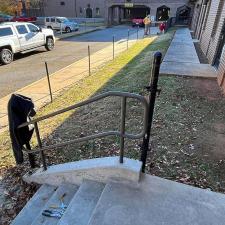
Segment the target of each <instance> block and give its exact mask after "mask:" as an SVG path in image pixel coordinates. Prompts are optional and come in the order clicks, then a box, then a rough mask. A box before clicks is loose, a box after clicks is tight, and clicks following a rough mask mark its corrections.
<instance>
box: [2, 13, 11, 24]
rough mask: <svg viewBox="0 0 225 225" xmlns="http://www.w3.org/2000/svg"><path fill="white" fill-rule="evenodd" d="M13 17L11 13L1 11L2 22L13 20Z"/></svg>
mask: <svg viewBox="0 0 225 225" xmlns="http://www.w3.org/2000/svg"><path fill="white" fill-rule="evenodd" d="M12 18H13V17H12V16H10V15H6V14H1V13H0V22H8V21H11V19H12Z"/></svg>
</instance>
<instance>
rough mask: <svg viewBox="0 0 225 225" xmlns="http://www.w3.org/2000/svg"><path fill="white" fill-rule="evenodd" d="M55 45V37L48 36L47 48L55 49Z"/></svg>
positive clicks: (49, 49)
mask: <svg viewBox="0 0 225 225" xmlns="http://www.w3.org/2000/svg"><path fill="white" fill-rule="evenodd" d="M54 47H55V44H54V40H53V38H51V37H49V38H47V40H46V45H45V48H46V49H47V50H48V51H51V50H53V48H54Z"/></svg>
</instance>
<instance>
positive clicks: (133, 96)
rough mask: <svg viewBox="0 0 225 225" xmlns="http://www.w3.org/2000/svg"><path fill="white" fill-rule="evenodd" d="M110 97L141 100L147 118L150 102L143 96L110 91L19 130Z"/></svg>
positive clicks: (30, 122) (23, 125)
mask: <svg viewBox="0 0 225 225" xmlns="http://www.w3.org/2000/svg"><path fill="white" fill-rule="evenodd" d="M110 96H111V97H112V96H115V97H116V96H118V97H126V98H134V99H138V100H140V101H141V102H142V103H143V105H144V107H145V110H146V112H145V116H146V117H147V110H148V107H147V106H148V102H147V100H146V99H145V98H144V97H143V96H141V95H138V94H133V93H129V92H120V91H109V92H106V93H103V94H100V95H96V96H94V97H92V98H90V99H87V100H84V101H82V102H78V103H76V104H74V105H71V106H69V107H66V108H64V109H60V110H57V111H55V112H53V113H49V114H47V115H45V116H41V117H39V118H36V119H33V120H31V121H29V122H26V123H22V124H21V125H19V126H18V127H17V128H18V129H19V128H22V127H26V126H28V125H30V124H34V123H38V122H40V121H43V120H46V119H48V118H51V117H54V116H57V115H59V114H62V113H65V112H68V111H70V110H73V109H76V108H79V107H81V106H84V105H87V104H90V103H93V102H96V101H99V100H101V99H103V98H106V97H110ZM145 125H146V124H145Z"/></svg>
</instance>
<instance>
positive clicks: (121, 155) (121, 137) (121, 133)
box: [120, 97, 127, 163]
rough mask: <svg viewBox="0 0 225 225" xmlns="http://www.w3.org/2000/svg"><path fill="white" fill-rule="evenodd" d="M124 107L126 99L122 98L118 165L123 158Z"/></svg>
mask: <svg viewBox="0 0 225 225" xmlns="http://www.w3.org/2000/svg"><path fill="white" fill-rule="evenodd" d="M126 105H127V98H126V97H123V98H122V101H121V128H120V163H123V156H124V134H125V122H126Z"/></svg>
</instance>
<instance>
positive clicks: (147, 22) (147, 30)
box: [143, 15, 151, 35]
mask: <svg viewBox="0 0 225 225" xmlns="http://www.w3.org/2000/svg"><path fill="white" fill-rule="evenodd" d="M143 23H144V25H145V32H144V35H148V34H150V25H151V19H150V15H148V16H146V17H145V18H144V19H143Z"/></svg>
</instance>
